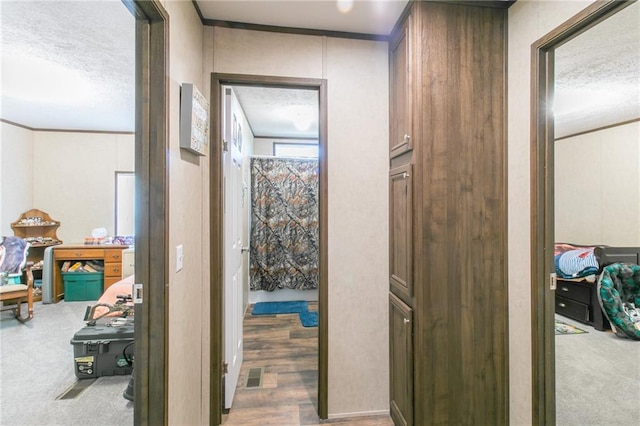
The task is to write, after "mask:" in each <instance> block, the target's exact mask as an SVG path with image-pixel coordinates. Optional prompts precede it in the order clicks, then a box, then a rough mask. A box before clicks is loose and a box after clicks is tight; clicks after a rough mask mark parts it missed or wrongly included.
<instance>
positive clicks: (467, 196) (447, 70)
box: [413, 2, 509, 425]
mask: <svg viewBox="0 0 640 426" xmlns="http://www.w3.org/2000/svg"><path fill="white" fill-rule="evenodd" d="M415 7H416V10H417V11H419V13H418V16H417V25H418V26H419V29H418V33H419V34H420V35H421V38H420V40H419V43H418V47H417V49H419V54H418V57H419V58H420V61H419V62H420V64H419V65H420V66H421V67H422V69H421V71H420V76H419V77H418V78H419V81H420V86H419V87H420V90H419V100H418V101H417V110H418V112H417V113H418V114H419V123H420V126H421V127H420V130H419V134H418V136H417V138H416V140H415V141H414V142H415V143H414V162H415V165H414V174H415V179H414V193H415V199H414V202H415V205H416V210H415V212H414V223H415V240H414V245H415V248H414V256H415V258H416V259H420V261H419V262H418V261H416V267H415V269H414V270H415V274H414V283H415V285H414V292H415V298H414V299H415V302H414V306H413V308H414V315H415V325H414V326H415V337H414V344H415V346H414V350H415V356H414V360H415V372H414V378H415V401H420V403H419V404H418V403H416V405H415V424H416V425H427V424H459V425H472V424H507V423H508V419H509V416H508V407H509V398H508V359H507V356H508V342H507V338H508V336H507V269H506V265H507V262H506V257H507V252H506V231H507V203H506V137H505V133H506V131H505V123H506V117H505V110H506V108H505V102H506V89H505V87H506V80H505V75H506V72H505V71H506V70H505V58H506V11H505V10H502V9H494V8H483V7H473V6H463V5H458V4H445V3H432V2H417V3H416V4H415Z"/></svg>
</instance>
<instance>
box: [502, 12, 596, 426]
mask: <svg viewBox="0 0 640 426" xmlns="http://www.w3.org/2000/svg"><path fill="white" fill-rule="evenodd" d="M591 3H592V2H591V1H555V2H551V1H527V0H518V1H517V2H516V3H515V4H513V6H511V7H510V8H509V34H508V37H509V51H508V55H509V58H508V70H509V74H508V91H509V99H508V117H509V122H508V137H509V154H508V182H509V193H508V197H509V236H508V247H509V365H510V369H509V396H510V399H511V406H510V423H511V425H514V426H516V425H523V426H524V425H527V426H528V425H530V424H531V419H532V417H531V410H532V401H531V296H530V294H531V273H530V268H531V259H530V254H531V251H530V241H531V240H530V225H531V220H530V215H531V213H530V189H531V186H530V179H531V176H530V167H529V164H530V160H531V158H530V145H531V143H530V118H531V111H530V99H531V97H530V92H531V71H530V70H531V44H532V43H533V42H535V41H536V40H538V39H539V38H541V37H542V36H544V35H545V34H547V33H548V32H550V31H551V30H553V29H554V28H556V27H558V26H559V25H560V24H562V23H563V22H564V21H566V20H567V19H569V18H571V17H572V16H573V15H575V14H576V13H578V12H579V11H580V10H582V9H584V8H585V7H587V6H588V5H589V4H591Z"/></svg>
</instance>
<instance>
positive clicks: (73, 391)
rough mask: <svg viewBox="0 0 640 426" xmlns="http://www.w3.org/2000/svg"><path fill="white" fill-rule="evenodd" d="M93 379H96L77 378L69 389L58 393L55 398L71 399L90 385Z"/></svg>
mask: <svg viewBox="0 0 640 426" xmlns="http://www.w3.org/2000/svg"><path fill="white" fill-rule="evenodd" d="M95 381H96V379H83V380H78V381H77V382H76V383H75V384H73V385H72V386H71V387H70V388H69V389H67V390H66V391H64V392H62V393H61V394H60V395H58V397H57V398H56V399H73V398H75V397H77V396H78V395H80V394H81V393H82V392H84V390H85V389H87V388H88V387H89V386H91V385H92V384H93V382H95Z"/></svg>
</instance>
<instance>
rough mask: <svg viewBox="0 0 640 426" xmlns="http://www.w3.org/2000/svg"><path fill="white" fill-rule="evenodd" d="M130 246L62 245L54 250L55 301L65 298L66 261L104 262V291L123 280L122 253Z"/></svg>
mask: <svg viewBox="0 0 640 426" xmlns="http://www.w3.org/2000/svg"><path fill="white" fill-rule="evenodd" d="M127 248H128V246H124V245H123V246H118V245H95V246H91V245H60V246H57V247H56V248H55V249H54V250H53V260H54V262H53V263H54V264H53V266H52V276H53V301H54V303H55V302H58V301H60V299H62V298H63V297H64V282H63V280H62V272H61V267H62V264H63V263H64V262H65V261H67V260H68V261H77V260H99V261H103V262H104V288H103V289H104V290H106V289H107V288H109V286H111V285H112V284H113V283H115V282H117V281H120V280H121V279H122V257H123V256H122V251H123V250H125V249H127Z"/></svg>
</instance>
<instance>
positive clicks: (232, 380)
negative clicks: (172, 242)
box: [223, 87, 244, 408]
mask: <svg viewBox="0 0 640 426" xmlns="http://www.w3.org/2000/svg"><path fill="white" fill-rule="evenodd" d="M223 89H224V93H225V96H224V109H223V110H224V126H225V129H224V132H223V135H224V136H223V137H224V140H225V144H224V145H225V152H224V154H223V163H224V166H223V170H224V172H223V179H224V269H225V270H224V356H225V362H226V363H227V373H226V376H225V390H224V391H225V398H224V407H225V408H231V404H232V402H233V395H234V393H235V390H236V386H237V384H238V377H239V376H240V367H241V366H242V349H243V347H242V342H243V338H242V323H243V315H244V310H243V307H242V305H243V302H242V295H243V288H244V282H243V281H244V280H243V274H242V251H241V249H242V224H243V209H242V191H243V180H242V153H241V145H242V144H241V135H240V133H241V131H242V130H241V123H239V120H240V119H241V117H242V116H241V112H240V111H241V110H240V108H239V105H238V102H237V100H236V99H235V95H234V94H233V90H232V89H231V88H229V87H224V88H223ZM239 138H240V139H239Z"/></svg>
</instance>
